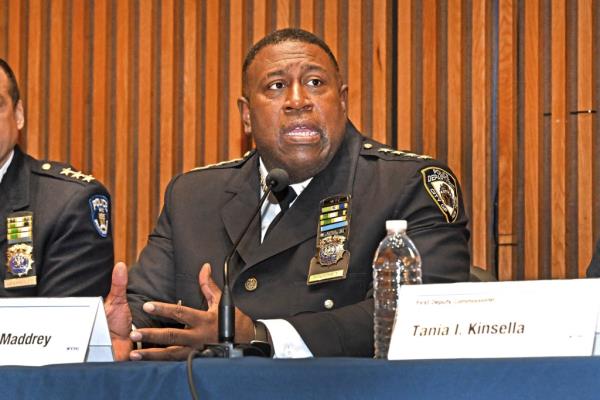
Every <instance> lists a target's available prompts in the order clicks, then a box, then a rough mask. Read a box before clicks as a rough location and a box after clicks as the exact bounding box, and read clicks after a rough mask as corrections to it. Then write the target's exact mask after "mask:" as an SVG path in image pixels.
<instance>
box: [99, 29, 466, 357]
mask: <svg viewBox="0 0 600 400" xmlns="http://www.w3.org/2000/svg"><path fill="white" fill-rule="evenodd" d="M243 71H244V96H243V97H242V98H240V100H239V108H240V112H241V116H242V121H243V124H244V129H245V132H246V133H247V134H249V135H252V137H253V138H254V140H255V141H256V147H257V150H256V151H251V152H249V153H248V154H247V155H246V156H244V158H242V159H240V160H235V161H231V162H225V163H220V164H217V165H214V166H207V167H204V168H199V169H197V170H195V171H191V172H189V173H186V174H182V175H179V176H177V177H175V178H174V179H173V180H172V181H171V183H170V184H169V186H168V188H167V190H166V194H165V203H164V208H163V211H162V213H161V215H160V217H159V220H158V223H157V225H156V228H155V229H154V232H153V233H152V234H151V235H150V238H149V242H148V245H147V246H146V248H145V249H144V250H143V252H142V253H141V255H140V259H139V261H138V263H137V264H136V265H135V266H134V267H133V268H132V270H131V271H130V275H129V287H128V296H127V298H125V294H124V285H125V284H126V281H127V277H126V274H124V270H125V267H124V266H123V265H122V264H120V265H117V266H116V267H115V271H114V273H113V289H112V291H111V294H110V295H109V297H108V299H109V300H107V302H105V308H106V310H107V315H108V319H109V325H110V327H111V333H112V337H113V344H114V345H115V350H116V354H117V357H118V358H119V359H124V358H126V357H127V356H128V357H129V358H131V359H134V360H139V359H148V360H150V359H177V358H181V357H183V356H185V354H187V353H188V352H189V349H190V348H200V347H202V345H203V344H205V343H211V342H216V340H217V328H216V322H217V317H216V310H217V303H218V301H219V298H220V290H219V287H222V284H223V282H222V280H223V277H222V272H221V266H222V264H223V260H224V258H225V257H226V255H227V254H228V253H229V252H230V251H231V249H232V243H233V242H235V240H236V239H237V238H238V237H239V236H240V235H241V233H242V230H243V227H244V226H245V221H247V220H249V218H250V217H251V215H252V212H253V209H254V208H255V207H256V206H257V205H258V201H259V197H260V196H261V194H262V193H263V190H264V189H261V181H264V178H265V176H266V174H267V171H270V170H272V169H273V168H283V169H285V170H286V171H287V172H288V173H289V175H290V180H291V183H292V185H291V188H292V189H293V191H294V192H295V193H296V194H298V197H296V198H294V195H293V194H292V196H291V198H290V200H291V201H293V202H292V203H291V206H290V207H289V209H287V206H281V207H280V205H278V204H277V203H276V202H274V203H272V204H269V203H268V205H267V206H266V207H265V208H263V210H262V213H261V218H260V221H256V222H255V223H254V224H253V225H252V226H251V228H250V231H249V234H248V235H247V237H246V238H245V239H244V240H242V242H241V243H240V246H239V248H238V249H237V253H236V255H235V257H234V258H233V259H232V261H231V263H230V268H231V274H232V277H233V278H234V283H233V285H232V290H233V297H234V299H235V304H236V306H237V309H236V333H237V336H236V339H237V341H238V342H248V341H251V340H253V339H259V340H264V339H268V340H269V341H270V343H271V344H272V345H273V347H274V354H275V356H277V357H306V356H311V355H315V356H372V354H373V299H372V267H371V265H372V261H373V255H374V252H375V250H376V248H377V245H378V243H379V242H380V241H381V239H382V238H383V237H384V236H385V221H386V220H390V219H405V220H407V221H408V235H409V236H410V237H411V238H412V239H413V240H414V242H415V244H416V246H417V248H418V249H419V250H420V253H421V256H422V261H423V280H424V282H425V283H433V282H454V281H466V280H468V277H469V251H468V238H469V233H468V231H467V228H466V225H467V216H466V214H465V210H464V205H463V203H462V199H461V194H460V189H459V185H458V183H457V181H456V178H455V177H454V176H453V175H452V174H451V173H450V172H449V170H448V168H447V167H445V166H444V165H442V164H440V163H439V162H437V161H434V160H432V159H430V158H429V157H425V156H418V155H416V154H412V153H407V152H401V151H395V150H392V149H390V148H388V147H387V146H384V145H382V144H380V143H377V142H374V141H372V140H370V139H368V138H365V137H364V136H362V135H361V134H360V133H359V132H358V131H357V130H356V129H355V128H354V127H353V126H352V124H351V123H350V122H349V121H348V119H347V114H346V104H347V86H346V85H344V84H342V82H341V77H340V73H339V70H338V66H337V62H336V61H335V58H334V56H333V55H332V54H331V51H330V50H329V48H328V47H327V45H326V44H325V43H323V42H322V41H321V40H320V39H318V38H317V37H316V36H314V35H312V34H310V33H308V32H305V31H301V30H295V29H286V30H282V31H278V32H275V33H273V34H271V35H269V36H267V37H266V38H264V39H263V40H261V41H260V42H258V43H257V44H256V45H255V46H254V47H253V48H252V49H251V50H250V52H249V53H248V55H247V57H246V61H245V63H244V69H243ZM289 192H291V190H289ZM283 203H284V202H283V200H280V204H283ZM280 208H281V209H282V210H283V211H281V213H282V214H281V215H283V217H282V218H280V219H279V222H278V223H277V224H276V225H274V227H272V228H271V227H269V224H270V223H271V220H273V221H274V220H275V218H276V217H275V216H274V214H277V213H279V212H280V211H279V209H280ZM272 209H275V211H274V212H270V211H269V210H272ZM286 209H287V211H285V210H286ZM211 265H212V266H213V268H212V274H211V267H210V266H211ZM199 271H200V273H199ZM198 275H199V278H197V277H198ZM213 278H214V279H215V280H216V284H215V282H213V280H212V279H213ZM199 286H200V287H199ZM127 302H128V303H127ZM173 303H177V304H173ZM182 304H183V305H182ZM128 305H129V306H128ZM129 309H130V310H131V313H132V315H133V324H134V325H135V327H136V328H137V329H136V330H134V331H133V332H131V333H130V326H129V325H128V322H129V321H131V315H130V314H129ZM200 310H207V311H200ZM174 326H175V327H174ZM183 326H185V327H186V329H181V328H183ZM173 327H174V328H173ZM265 328H266V329H265ZM265 331H266V334H265ZM127 335H129V338H130V339H131V340H133V341H143V342H149V343H156V344H164V345H169V346H170V347H168V348H163V349H159V348H150V349H143V350H135V351H132V352H131V353H129V351H130V350H131V349H132V341H131V340H127Z"/></svg>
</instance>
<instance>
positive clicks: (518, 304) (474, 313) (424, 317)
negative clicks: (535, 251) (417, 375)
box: [388, 279, 600, 360]
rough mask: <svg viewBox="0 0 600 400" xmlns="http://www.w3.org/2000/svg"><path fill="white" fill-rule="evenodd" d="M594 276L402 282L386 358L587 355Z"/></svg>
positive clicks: (596, 294) (597, 299)
mask: <svg viewBox="0 0 600 400" xmlns="http://www.w3.org/2000/svg"><path fill="white" fill-rule="evenodd" d="M599 310H600V279H574V280H546V281H519V282H476V283H475V282H473V283H452V284H436V285H413V286H409V285H405V286H402V288H401V289H400V294H399V303H398V308H397V315H396V322H395V326H394V331H393V333H392V340H391V342H390V349H389V353H388V359H390V360H409V359H444V358H498V357H545V356H549V357H550V356H589V355H592V351H593V348H594V337H595V332H596V323H597V319H598V312H599Z"/></svg>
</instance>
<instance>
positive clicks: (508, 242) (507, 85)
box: [498, 0, 517, 279]
mask: <svg viewBox="0 0 600 400" xmlns="http://www.w3.org/2000/svg"><path fill="white" fill-rule="evenodd" d="M516 10H517V9H516V4H515V3H514V2H513V1H512V0H503V1H500V4H499V26H498V36H499V37H501V38H502V39H503V40H502V41H500V42H499V43H498V45H499V48H498V82H502V83H499V84H498V160H499V162H498V182H502V185H501V190H498V209H499V210H502V213H501V214H500V215H499V218H498V262H499V265H500V266H501V268H500V269H499V275H500V278H502V279H514V278H516V275H515V269H516V267H517V265H516V260H515V252H514V250H515V247H514V246H515V245H516V243H517V235H516V226H515V223H514V222H515V221H514V219H515V198H516V196H515V195H516V181H515V177H516V175H515V166H516V163H515V162H514V160H513V158H514V157H515V156H516V134H517V119H516V117H517V114H516V111H517V110H516V106H517V101H516V99H517V82H516V74H517V30H516V27H517V18H516V17H517V16H516Z"/></svg>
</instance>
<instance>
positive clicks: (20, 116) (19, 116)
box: [15, 100, 25, 130]
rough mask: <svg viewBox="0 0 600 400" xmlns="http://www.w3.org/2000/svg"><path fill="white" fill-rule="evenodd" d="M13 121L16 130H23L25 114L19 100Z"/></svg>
mask: <svg viewBox="0 0 600 400" xmlns="http://www.w3.org/2000/svg"><path fill="white" fill-rule="evenodd" d="M15 121H16V122H17V129H18V130H21V129H23V127H24V126H25V112H24V111H23V102H22V101H21V100H19V102H18V103H17V105H16V106H15Z"/></svg>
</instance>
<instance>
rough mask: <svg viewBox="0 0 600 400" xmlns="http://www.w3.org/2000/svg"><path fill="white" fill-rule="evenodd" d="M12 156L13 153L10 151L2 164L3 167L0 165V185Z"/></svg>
mask: <svg viewBox="0 0 600 400" xmlns="http://www.w3.org/2000/svg"><path fill="white" fill-rule="evenodd" d="M14 155H15V151H14V150H11V151H10V154H9V155H8V159H7V160H6V162H5V163H4V165H2V166H1V167H0V183H2V178H4V175H5V174H6V171H8V167H9V166H10V163H11V161H12V159H13V156H14Z"/></svg>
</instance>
